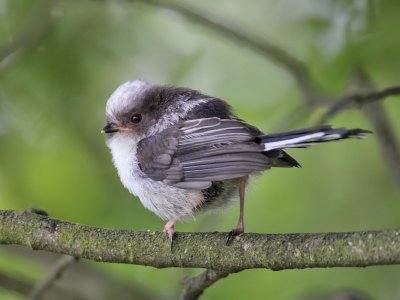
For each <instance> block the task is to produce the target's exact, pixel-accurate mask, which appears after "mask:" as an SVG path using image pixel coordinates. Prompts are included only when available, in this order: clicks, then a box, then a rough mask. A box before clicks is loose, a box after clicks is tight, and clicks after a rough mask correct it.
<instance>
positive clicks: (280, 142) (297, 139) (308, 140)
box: [257, 125, 372, 151]
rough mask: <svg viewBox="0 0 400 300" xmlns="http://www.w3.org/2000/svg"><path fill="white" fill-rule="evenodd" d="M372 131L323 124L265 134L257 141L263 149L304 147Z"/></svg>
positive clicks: (358, 135) (361, 135)
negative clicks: (262, 145)
mask: <svg viewBox="0 0 400 300" xmlns="http://www.w3.org/2000/svg"><path fill="white" fill-rule="evenodd" d="M367 133H372V132H371V131H369V130H365V129H359V128H355V129H347V128H332V127H331V126H328V125H324V126H320V127H317V128H303V129H296V130H291V131H286V132H280V133H274V134H266V135H263V136H260V137H258V139H257V141H258V142H259V143H262V144H264V145H265V148H264V151H271V150H274V149H284V148H304V147H309V146H311V145H314V144H318V143H325V142H331V141H337V140H342V139H347V138H353V137H355V138H365V134H367Z"/></svg>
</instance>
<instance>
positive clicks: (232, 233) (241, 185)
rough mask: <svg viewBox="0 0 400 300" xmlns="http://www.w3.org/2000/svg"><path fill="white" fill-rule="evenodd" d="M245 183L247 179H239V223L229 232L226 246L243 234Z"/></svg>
mask: <svg viewBox="0 0 400 300" xmlns="http://www.w3.org/2000/svg"><path fill="white" fill-rule="evenodd" d="M246 182H247V177H245V178H243V179H241V180H240V183H239V199H240V214H239V221H238V223H237V225H236V228H234V229H232V230H231V231H230V232H229V234H228V237H227V238H226V244H229V243H230V242H231V241H232V239H233V238H234V237H235V236H237V235H239V234H242V233H243V232H244V219H243V218H244V217H243V214H244V192H245V189H246Z"/></svg>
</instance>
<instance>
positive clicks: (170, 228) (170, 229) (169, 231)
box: [164, 220, 176, 249]
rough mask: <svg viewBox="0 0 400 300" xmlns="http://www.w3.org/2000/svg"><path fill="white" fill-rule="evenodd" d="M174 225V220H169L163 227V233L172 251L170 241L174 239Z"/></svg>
mask: <svg viewBox="0 0 400 300" xmlns="http://www.w3.org/2000/svg"><path fill="white" fill-rule="evenodd" d="M175 223H176V220H169V221H168V222H167V224H165V226H164V232H165V233H166V235H167V236H168V238H169V242H170V244H171V249H172V241H173V239H174V228H175Z"/></svg>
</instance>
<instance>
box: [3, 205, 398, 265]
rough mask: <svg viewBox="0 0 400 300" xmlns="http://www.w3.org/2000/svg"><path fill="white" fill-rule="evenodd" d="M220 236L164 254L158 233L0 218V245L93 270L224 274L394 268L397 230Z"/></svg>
mask: <svg viewBox="0 0 400 300" xmlns="http://www.w3.org/2000/svg"><path fill="white" fill-rule="evenodd" d="M226 234H227V233H219V232H213V233H209V232H202V233H183V232H182V233H181V232H178V233H176V236H175V240H174V247H173V249H172V251H171V249H170V244H169V241H168V239H167V237H166V236H165V235H164V234H163V233H162V232H150V231H148V232H140V231H129V230H110V229H103V228H96V227H91V226H87V225H81V224H74V223H70V222H65V221H60V220H56V219H53V218H49V217H47V216H44V215H38V214H35V213H30V212H23V213H21V212H17V211H11V210H2V211H0V244H15V245H22V246H26V247H30V248H32V249H34V250H46V251H51V252H55V253H62V254H67V255H71V256H75V257H79V258H85V259H90V260H94V261H98V262H113V263H126V264H138V265H146V266H153V267H156V268H166V267H183V268H207V269H212V270H223V271H229V272H238V271H240V270H244V269H252V268H267V269H272V270H283V269H302V268H326V267H366V266H373V265H390V264H399V263H400V230H382V231H365V232H347V233H339V232H336V233H335V232H331V233H293V234H257V233H246V234H243V235H241V236H239V237H237V238H236V239H235V240H234V241H233V243H232V244H231V245H229V246H227V245H225V238H226Z"/></svg>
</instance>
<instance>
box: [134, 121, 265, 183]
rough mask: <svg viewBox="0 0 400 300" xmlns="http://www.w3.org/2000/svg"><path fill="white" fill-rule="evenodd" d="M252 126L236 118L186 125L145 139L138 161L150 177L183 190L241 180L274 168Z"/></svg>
mask: <svg viewBox="0 0 400 300" xmlns="http://www.w3.org/2000/svg"><path fill="white" fill-rule="evenodd" d="M254 132H255V130H254V128H253V127H251V126H249V125H247V124H246V123H244V122H242V121H240V120H236V119H219V118H205V119H196V120H189V121H185V122H183V123H182V124H181V125H180V126H179V127H176V128H170V129H168V130H165V131H163V132H161V133H160V134H157V135H155V136H152V137H149V138H147V139H145V140H142V141H141V142H140V143H139V145H138V153H137V154H138V159H139V163H140V166H141V169H142V171H143V172H144V173H145V174H146V175H147V176H149V177H150V178H152V179H154V180H158V181H163V182H164V183H166V184H169V185H173V186H175V187H179V188H184V189H205V188H208V187H209V186H211V183H212V182H213V181H222V180H227V179H233V178H239V177H243V176H246V175H248V174H250V173H253V172H258V171H262V170H265V169H268V168H270V167H271V161H270V160H269V158H268V157H267V156H266V155H265V154H263V153H262V152H263V145H262V144H258V143H256V142H254V139H255V137H256V136H255V134H254Z"/></svg>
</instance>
